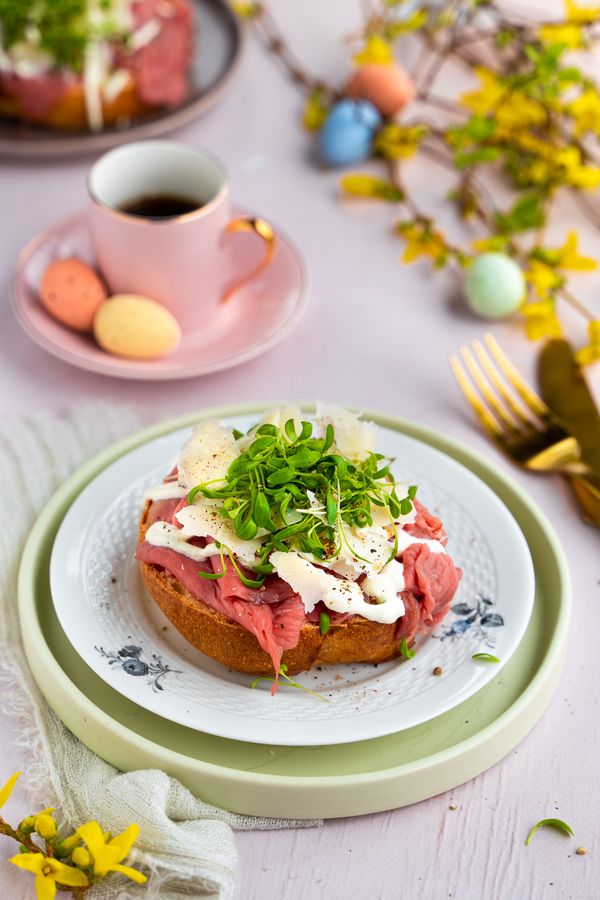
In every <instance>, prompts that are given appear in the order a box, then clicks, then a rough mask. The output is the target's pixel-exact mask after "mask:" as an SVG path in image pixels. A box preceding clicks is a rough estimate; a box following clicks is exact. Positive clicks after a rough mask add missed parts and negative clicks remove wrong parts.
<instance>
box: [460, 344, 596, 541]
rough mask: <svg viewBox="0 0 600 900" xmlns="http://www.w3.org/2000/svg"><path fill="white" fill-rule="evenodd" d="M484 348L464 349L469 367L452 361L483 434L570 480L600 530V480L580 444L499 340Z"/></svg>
mask: <svg viewBox="0 0 600 900" xmlns="http://www.w3.org/2000/svg"><path fill="white" fill-rule="evenodd" d="M484 343H485V347H484V346H483V344H482V343H481V341H472V343H471V348H472V350H470V349H469V348H468V347H461V350H460V354H461V356H462V359H463V363H464V367H463V364H461V362H460V360H459V358H458V356H455V355H454V356H451V357H450V365H451V367H452V372H453V374H454V377H455V378H456V381H457V383H458V386H459V388H460V390H461V391H462V393H463V395H464V397H465V399H466V400H467V402H468V403H469V405H470V406H471V408H472V409H473V412H474V413H475V415H476V416H477V418H478V419H479V422H480V424H481V425H482V427H483V430H484V431H485V432H486V434H488V435H489V437H491V439H492V440H493V442H494V443H495V444H496V446H497V447H498V448H499V449H500V450H501V451H502V452H503V453H504V454H505V455H506V456H508V457H509V459H511V460H512V461H513V462H514V463H517V465H520V466H523V467H525V468H526V469H532V470H534V471H537V472H558V473H560V474H562V475H566V476H568V477H569V478H570V480H571V482H572V485H573V489H574V490H575V495H576V497H577V499H578V501H579V503H580V505H581V507H582V510H583V515H584V518H585V520H586V521H587V522H589V523H590V524H592V525H597V526H599V527H600V477H599V476H598V475H596V474H595V473H594V472H593V471H592V469H590V467H589V466H587V465H586V464H585V463H584V462H582V461H581V459H580V456H581V448H580V446H579V443H578V441H577V439H576V438H574V437H573V435H571V434H569V433H568V432H567V431H566V429H565V428H564V426H563V425H562V423H561V422H560V421H559V419H557V418H556V416H554V415H553V413H552V412H551V410H550V409H549V408H548V407H547V406H546V404H545V403H544V402H543V400H542V399H541V397H538V395H537V394H536V393H535V391H533V390H532V389H531V387H530V386H529V385H528V384H527V382H526V381H525V379H524V378H523V377H522V376H521V375H520V374H519V372H518V371H517V369H516V368H515V366H514V365H513V364H512V362H511V361H510V359H509V358H508V356H506V354H505V353H504V351H503V350H502V349H501V347H500V345H499V344H498V342H497V341H496V339H495V338H494V337H493V336H492V335H491V334H486V335H485V336H484ZM486 348H487V350H486ZM465 369H466V371H465ZM467 372H468V375H467ZM469 376H470V379H472V380H470V379H469ZM473 385H475V387H474V386H473ZM475 388H477V390H476V389H475Z"/></svg>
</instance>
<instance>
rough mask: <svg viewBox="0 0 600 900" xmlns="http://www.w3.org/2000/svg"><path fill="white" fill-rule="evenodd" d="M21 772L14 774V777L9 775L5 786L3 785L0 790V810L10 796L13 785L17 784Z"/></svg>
mask: <svg viewBox="0 0 600 900" xmlns="http://www.w3.org/2000/svg"><path fill="white" fill-rule="evenodd" d="M21 774H22V773H21V772H15V774H14V775H11V776H10V778H9V779H8V781H7V782H6V784H4V785H3V786H2V787H1V788H0V809H2V807H3V806H4V804H5V803H6V801H7V800H8V798H9V797H10V795H11V794H12V792H13V790H14V787H15V784H16V783H17V779H18V777H19V775H21Z"/></svg>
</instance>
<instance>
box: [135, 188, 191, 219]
mask: <svg viewBox="0 0 600 900" xmlns="http://www.w3.org/2000/svg"><path fill="white" fill-rule="evenodd" d="M202 206H204V204H203V203H199V202H198V201H197V200H190V199H189V198H188V197H176V196H174V195H171V194H152V195H147V196H144V197H138V198H137V199H136V200H130V201H129V202H128V203H124V204H123V206H121V207H120V208H121V210H122V212H124V213H127V214H128V215H130V216H142V217H143V218H145V219H174V218H175V217H176V216H183V215H185V214H186V213H191V212H194V210H196V209H200V208H201V207H202Z"/></svg>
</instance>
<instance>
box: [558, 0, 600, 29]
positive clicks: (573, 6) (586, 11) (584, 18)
mask: <svg viewBox="0 0 600 900" xmlns="http://www.w3.org/2000/svg"><path fill="white" fill-rule="evenodd" d="M564 8H565V15H566V17H567V19H568V20H569V22H581V23H584V24H585V23H592V22H594V21H595V20H596V19H597V18H598V16H600V6H579V4H578V3H576V2H575V0H564Z"/></svg>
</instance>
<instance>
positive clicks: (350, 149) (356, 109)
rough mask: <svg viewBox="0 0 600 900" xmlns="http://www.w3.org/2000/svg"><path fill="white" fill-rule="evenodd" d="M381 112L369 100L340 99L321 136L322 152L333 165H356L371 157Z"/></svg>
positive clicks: (331, 112) (332, 108)
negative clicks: (374, 135)
mask: <svg viewBox="0 0 600 900" xmlns="http://www.w3.org/2000/svg"><path fill="white" fill-rule="evenodd" d="M380 124H381V116H380V114H379V111H378V110H377V109H376V108H375V107H374V106H373V104H372V103H369V102H368V101H367V100H340V102H339V103H336V104H335V105H334V106H332V107H331V109H330V111H329V115H328V116H327V119H326V120H325V124H324V125H323V128H322V129H321V132H320V134H319V150H320V153H321V157H322V158H323V160H324V161H325V162H326V163H328V164H329V165H330V166H345V165H353V164H354V163H359V162H362V161H363V160H365V159H368V157H369V156H370V155H371V145H372V143H373V134H374V132H375V130H376V129H377V128H378V127H379V125H380Z"/></svg>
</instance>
